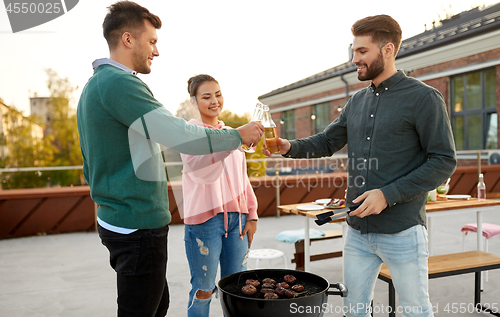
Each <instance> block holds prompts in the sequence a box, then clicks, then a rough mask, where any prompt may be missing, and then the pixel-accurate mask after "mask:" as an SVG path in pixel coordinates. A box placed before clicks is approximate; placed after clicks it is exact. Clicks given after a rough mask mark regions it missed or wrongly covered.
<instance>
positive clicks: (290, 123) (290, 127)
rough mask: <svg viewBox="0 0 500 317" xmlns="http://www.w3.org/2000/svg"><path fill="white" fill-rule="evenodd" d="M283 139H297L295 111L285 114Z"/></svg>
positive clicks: (285, 112)
mask: <svg viewBox="0 0 500 317" xmlns="http://www.w3.org/2000/svg"><path fill="white" fill-rule="evenodd" d="M282 138H283V139H287V140H291V139H295V110H288V111H284V112H283V136H282Z"/></svg>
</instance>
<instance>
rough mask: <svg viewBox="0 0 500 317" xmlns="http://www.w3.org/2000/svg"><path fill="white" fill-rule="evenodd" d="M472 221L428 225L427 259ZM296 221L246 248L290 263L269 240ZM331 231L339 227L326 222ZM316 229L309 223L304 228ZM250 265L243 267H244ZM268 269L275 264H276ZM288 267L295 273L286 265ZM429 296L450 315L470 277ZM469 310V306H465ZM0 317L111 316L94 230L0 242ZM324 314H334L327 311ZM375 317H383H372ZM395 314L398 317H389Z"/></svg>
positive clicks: (452, 243)
mask: <svg viewBox="0 0 500 317" xmlns="http://www.w3.org/2000/svg"><path fill="white" fill-rule="evenodd" d="M483 221H484V222H490V223H496V224H500V210H498V211H493V212H489V213H488V212H487V213H483ZM471 222H476V218H475V214H473V213H467V214H459V215H457V216H456V217H449V216H446V217H436V218H434V219H433V237H432V245H433V252H434V255H438V254H446V253H455V252H461V251H462V233H461V232H460V228H461V227H462V225H464V224H466V223H471ZM303 225H304V218H302V217H300V216H295V215H292V216H281V217H279V218H277V217H265V218H261V219H260V221H259V223H258V230H257V233H256V235H255V240H254V243H253V247H252V248H253V249H258V248H274V249H280V250H282V251H284V252H285V255H286V257H287V259H288V262H290V260H291V259H292V258H293V253H294V245H293V244H286V243H282V242H279V241H277V240H276V239H275V237H276V235H277V234H278V233H279V232H281V231H283V230H292V229H300V228H302V227H303ZM327 226H332V227H331V228H335V227H337V228H340V226H339V225H337V224H329V225H327ZM327 226H323V227H317V226H316V225H315V224H314V222H313V221H312V220H311V228H313V229H319V230H325V229H328V227H327ZM183 229H184V226H183V225H172V226H171V227H170V233H169V248H170V249H169V260H168V271H167V279H168V281H169V286H170V292H171V304H170V310H169V313H168V316H186V307H187V299H188V292H189V289H190V284H189V278H190V276H189V269H188V264H187V260H186V257H185V253H184V246H183V245H184V243H183V235H184V230H183ZM341 246H342V243H341V241H340V240H328V241H322V242H316V243H314V244H313V245H312V247H311V253H320V252H328V251H329V250H331V251H337V250H340V249H341ZM475 248H476V237H475V235H469V236H468V237H467V238H466V250H474V249H475ZM489 252H491V253H494V254H497V255H500V236H496V237H493V238H491V239H490V241H489ZM254 265H255V263H254V262H250V263H249V269H251V268H254ZM272 265H273V267H279V266H281V265H282V262H281V260H279V259H277V260H275V262H273V263H272ZM288 267H289V268H295V265H294V264H291V263H288ZM310 271H311V272H313V273H316V274H318V275H320V276H322V277H324V278H325V279H327V280H328V281H329V282H330V283H336V282H341V281H342V259H341V258H335V259H328V260H323V261H316V262H312V263H311V265H310ZM429 285H430V290H429V292H430V296H431V302H432V304H433V306H434V307H435V308H436V313H435V316H454V315H456V314H452V313H447V312H446V308H448V309H451V305H452V304H454V303H455V306H457V307H459V306H460V304H461V303H464V305H465V306H466V307H467V305H468V304H470V303H472V302H473V297H474V294H473V293H474V275H473V274H466V275H459V276H453V277H446V278H438V279H433V280H430V281H429ZM328 302H329V304H333V305H337V306H339V307H340V306H341V304H342V301H341V299H340V297H338V296H330V297H329V300H328ZM482 302H483V303H487V304H490V305H492V304H496V307H497V308H498V307H499V306H500V270H495V271H491V272H489V282H488V283H485V286H484V292H483V294H482ZM374 305H375V307H376V308H377V307H382V305H383V307H387V305H388V292H387V284H386V283H384V282H382V281H377V284H376V289H375V299H374ZM471 306H472V305H471ZM0 316H9V317H28V316H29V317H42V316H44V317H45V316H46V317H57V316H61V317H81V316H93V317H101V316H103V317H104V316H106V317H107V316H116V286H115V274H114V271H113V270H112V269H111V268H110V266H109V265H108V252H107V250H106V249H105V247H104V246H102V245H101V243H100V239H99V237H98V235H97V233H95V232H86V233H68V234H58V235H47V236H35V237H27V238H16V239H8V240H0ZM211 316H222V310H221V307H220V303H219V300H218V299H214V300H213V301H212V305H211ZM325 316H341V314H338V313H335V312H333V313H327V314H325ZM375 316H387V314H382V313H375ZM397 316H401V315H399V314H398V315H397ZM462 316H487V315H486V314H482V313H466V314H463V315H462Z"/></svg>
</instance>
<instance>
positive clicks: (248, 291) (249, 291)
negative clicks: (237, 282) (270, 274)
mask: <svg viewBox="0 0 500 317" xmlns="http://www.w3.org/2000/svg"><path fill="white" fill-rule="evenodd" d="M241 292H242V293H243V294H245V295H254V294H256V293H257V288H255V286H253V285H251V284H246V285H245V286H243V287H242V288H241Z"/></svg>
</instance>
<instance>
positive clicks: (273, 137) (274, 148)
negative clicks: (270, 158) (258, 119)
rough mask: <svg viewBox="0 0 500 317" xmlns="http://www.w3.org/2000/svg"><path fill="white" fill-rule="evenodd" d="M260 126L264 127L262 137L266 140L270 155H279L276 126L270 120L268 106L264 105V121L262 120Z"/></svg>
mask: <svg viewBox="0 0 500 317" xmlns="http://www.w3.org/2000/svg"><path fill="white" fill-rule="evenodd" d="M262 125H263V126H264V137H265V139H266V146H267V149H268V150H269V152H271V154H276V153H279V151H280V145H279V141H278V139H279V138H278V131H277V129H276V124H274V121H273V119H272V118H271V113H270V112H269V106H268V105H264V119H263V120H262Z"/></svg>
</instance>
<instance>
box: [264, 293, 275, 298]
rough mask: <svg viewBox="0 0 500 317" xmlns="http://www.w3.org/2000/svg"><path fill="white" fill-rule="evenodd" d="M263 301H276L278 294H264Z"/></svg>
mask: <svg viewBox="0 0 500 317" xmlns="http://www.w3.org/2000/svg"><path fill="white" fill-rule="evenodd" d="M264 299H278V294H275V293H266V294H264Z"/></svg>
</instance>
